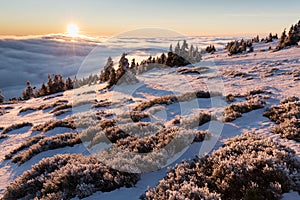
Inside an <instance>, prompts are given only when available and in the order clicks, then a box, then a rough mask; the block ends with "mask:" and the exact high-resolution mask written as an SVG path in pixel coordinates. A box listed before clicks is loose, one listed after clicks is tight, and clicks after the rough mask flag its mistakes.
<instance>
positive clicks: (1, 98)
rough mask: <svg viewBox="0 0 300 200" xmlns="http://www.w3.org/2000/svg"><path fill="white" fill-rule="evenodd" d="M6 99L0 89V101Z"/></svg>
mask: <svg viewBox="0 0 300 200" xmlns="http://www.w3.org/2000/svg"><path fill="white" fill-rule="evenodd" d="M4 101H5V98H4V96H3V94H2V90H1V89H0V103H3V102H4Z"/></svg>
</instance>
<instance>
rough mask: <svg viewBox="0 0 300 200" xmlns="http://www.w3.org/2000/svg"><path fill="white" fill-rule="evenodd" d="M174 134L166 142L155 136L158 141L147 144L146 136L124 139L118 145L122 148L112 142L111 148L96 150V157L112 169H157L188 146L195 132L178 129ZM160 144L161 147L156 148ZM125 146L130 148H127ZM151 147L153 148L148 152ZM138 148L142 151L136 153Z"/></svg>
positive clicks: (147, 170) (143, 170)
mask: <svg viewBox="0 0 300 200" xmlns="http://www.w3.org/2000/svg"><path fill="white" fill-rule="evenodd" d="M168 134H170V135H168V137H172V133H168ZM174 135H175V136H174V138H173V139H172V140H169V139H168V138H167V139H168V140H169V143H168V144H165V142H164V141H162V138H158V137H157V136H155V137H154V138H152V139H158V141H155V140H153V141H149V142H150V143H149V145H148V144H147V143H146V142H145V141H147V140H148V138H145V139H141V140H139V139H137V141H134V140H130V139H129V140H127V141H126V140H125V141H124V143H122V144H120V145H124V146H120V147H122V148H123V147H124V149H122V148H120V147H117V145H116V144H113V145H112V146H111V148H109V149H106V150H103V151H100V152H98V154H97V158H98V159H99V160H101V161H102V162H103V163H105V164H107V165H109V166H112V167H113V168H114V169H119V170H121V171H127V172H134V173H141V172H149V171H154V170H158V169H161V168H162V167H164V166H165V165H166V164H168V162H169V161H170V159H172V158H174V156H176V155H178V153H180V152H182V151H183V150H184V149H185V148H186V147H188V146H189V145H190V144H191V143H192V142H193V140H194V138H195V134H194V133H193V132H192V131H191V130H186V129H179V130H178V131H177V132H176V133H174ZM126 142H128V144H126ZM147 142H148V141H147ZM131 144H132V145H131ZM156 145H157V146H156ZM160 145H161V148H157V147H158V146H160ZM127 146H128V147H130V148H128V149H127V148H126V147H127ZM135 148H136V150H135ZM139 148H141V149H139ZM151 148H154V149H155V150H153V151H151V152H149V151H150V150H151ZM130 149H133V151H135V152H133V151H129V150H130ZM139 150H140V152H144V153H138V151H139Z"/></svg>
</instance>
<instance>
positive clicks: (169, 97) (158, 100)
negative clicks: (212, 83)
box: [133, 90, 222, 111]
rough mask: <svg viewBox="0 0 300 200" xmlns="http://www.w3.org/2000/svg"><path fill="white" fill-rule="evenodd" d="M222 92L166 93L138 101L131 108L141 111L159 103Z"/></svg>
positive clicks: (180, 100)
mask: <svg viewBox="0 0 300 200" xmlns="http://www.w3.org/2000/svg"><path fill="white" fill-rule="evenodd" d="M221 95H222V94H221V93H220V92H214V91H212V92H208V91H202V90H199V91H195V92H186V93H183V94H179V95H167V96H161V97H157V98H155V99H152V100H150V101H147V102H143V103H140V104H139V105H137V106H136V107H135V108H133V110H134V111H143V110H145V109H147V108H150V107H151V106H153V105H160V104H166V105H170V104H172V103H177V102H183V101H190V100H193V99H195V98H211V97H215V96H221Z"/></svg>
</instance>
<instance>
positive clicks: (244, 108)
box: [223, 98, 265, 122]
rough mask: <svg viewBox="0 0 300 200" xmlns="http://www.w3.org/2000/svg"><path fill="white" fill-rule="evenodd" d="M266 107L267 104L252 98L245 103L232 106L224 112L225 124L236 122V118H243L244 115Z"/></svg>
mask: <svg viewBox="0 0 300 200" xmlns="http://www.w3.org/2000/svg"><path fill="white" fill-rule="evenodd" d="M264 105H265V102H264V101H262V100H260V99H259V98H250V99H249V100H247V101H245V102H239V103H235V104H230V105H229V106H227V107H226V108H225V109H224V111H223V114H224V118H223V120H224V121H225V122H231V121H234V120H235V119H236V118H239V117H241V116H242V114H243V113H247V112H250V111H252V110H256V109H260V108H263V107H264Z"/></svg>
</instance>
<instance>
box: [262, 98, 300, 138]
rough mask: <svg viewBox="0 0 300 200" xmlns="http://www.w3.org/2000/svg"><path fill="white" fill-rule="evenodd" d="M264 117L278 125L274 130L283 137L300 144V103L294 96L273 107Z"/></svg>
mask: <svg viewBox="0 0 300 200" xmlns="http://www.w3.org/2000/svg"><path fill="white" fill-rule="evenodd" d="M264 116H265V117H268V118H269V119H270V120H272V121H273V122H275V123H276V124H278V126H276V127H274V128H273V129H272V132H273V133H275V134H280V136H281V137H283V138H287V139H291V140H296V141H298V142H300V101H299V98H298V97H295V96H292V97H288V98H285V99H283V100H282V101H281V102H280V104H279V105H275V106H272V107H270V108H268V109H267V110H266V111H265V112H264Z"/></svg>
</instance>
